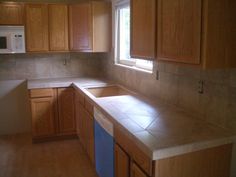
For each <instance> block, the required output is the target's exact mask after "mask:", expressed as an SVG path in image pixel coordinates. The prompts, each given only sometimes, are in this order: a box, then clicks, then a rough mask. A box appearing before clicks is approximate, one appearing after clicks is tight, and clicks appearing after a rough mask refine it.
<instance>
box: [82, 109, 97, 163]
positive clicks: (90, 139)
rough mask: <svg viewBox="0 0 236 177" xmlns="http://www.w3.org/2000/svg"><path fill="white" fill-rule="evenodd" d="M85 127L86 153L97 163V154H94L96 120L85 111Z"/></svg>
mask: <svg viewBox="0 0 236 177" xmlns="http://www.w3.org/2000/svg"><path fill="white" fill-rule="evenodd" d="M84 121H85V127H86V130H85V131H86V135H85V138H86V151H87V153H88V156H89V158H90V160H91V162H92V163H93V164H94V163H95V154H94V151H95V150H94V119H93V117H92V116H91V115H90V114H89V113H88V112H87V111H85V120H84Z"/></svg>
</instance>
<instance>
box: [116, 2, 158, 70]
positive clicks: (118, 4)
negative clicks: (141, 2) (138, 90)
mask: <svg viewBox="0 0 236 177" xmlns="http://www.w3.org/2000/svg"><path fill="white" fill-rule="evenodd" d="M113 3H114V6H113V11H114V12H113V15H114V17H113V20H114V22H113V25H114V26H113V30H114V31H115V36H114V41H113V42H114V49H115V50H114V55H115V63H116V64H121V65H125V66H129V67H133V68H137V69H142V70H146V71H148V72H152V71H153V61H148V60H146V61H147V62H152V66H150V65H148V64H147V65H145V64H143V63H142V64H140V63H141V61H142V59H136V58H131V59H125V58H124V59H121V58H120V56H119V54H120V51H119V50H120V49H119V46H120V45H119V42H120V40H119V38H120V37H119V34H120V32H119V23H120V20H119V14H118V10H119V9H121V8H124V7H128V6H129V7H130V0H113ZM146 61H145V60H143V62H146Z"/></svg>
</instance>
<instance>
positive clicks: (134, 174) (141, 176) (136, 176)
mask: <svg viewBox="0 0 236 177" xmlns="http://www.w3.org/2000/svg"><path fill="white" fill-rule="evenodd" d="M131 177H147V175H146V174H145V173H144V172H143V171H142V170H141V169H140V168H139V167H138V166H137V165H136V164H135V163H134V162H132V163H131Z"/></svg>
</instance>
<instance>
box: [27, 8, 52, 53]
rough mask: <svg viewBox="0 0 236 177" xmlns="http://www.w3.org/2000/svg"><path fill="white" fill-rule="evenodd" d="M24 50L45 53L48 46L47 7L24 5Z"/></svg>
mask: <svg viewBox="0 0 236 177" xmlns="http://www.w3.org/2000/svg"><path fill="white" fill-rule="evenodd" d="M26 49H27V51H28V52H46V51H48V49H49V45H48V6H47V5H46V4H27V5H26Z"/></svg>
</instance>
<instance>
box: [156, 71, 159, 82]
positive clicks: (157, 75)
mask: <svg viewBox="0 0 236 177" xmlns="http://www.w3.org/2000/svg"><path fill="white" fill-rule="evenodd" d="M156 80H159V71H158V70H157V72H156Z"/></svg>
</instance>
